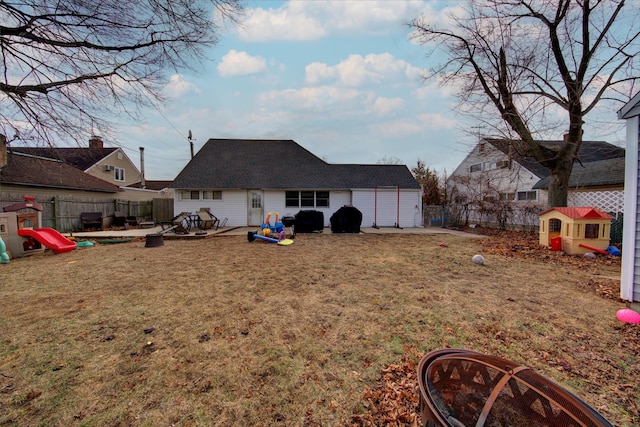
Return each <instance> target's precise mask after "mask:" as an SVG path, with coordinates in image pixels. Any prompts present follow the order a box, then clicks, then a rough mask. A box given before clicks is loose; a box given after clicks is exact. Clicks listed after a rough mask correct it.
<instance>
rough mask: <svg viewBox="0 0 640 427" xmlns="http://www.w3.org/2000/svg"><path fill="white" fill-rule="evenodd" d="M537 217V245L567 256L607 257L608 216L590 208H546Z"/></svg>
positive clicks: (609, 223)
mask: <svg viewBox="0 0 640 427" xmlns="http://www.w3.org/2000/svg"><path fill="white" fill-rule="evenodd" d="M539 216H540V232H539V236H540V240H539V241H540V245H542V246H550V247H551V249H552V250H554V251H560V250H562V251H564V252H565V253H567V254H569V255H573V254H584V253H587V252H597V253H600V254H607V248H608V247H609V234H610V232H611V219H612V218H613V217H612V216H611V215H609V214H606V213H604V212H601V211H599V210H598V209H596V208H592V207H557V208H550V209H547V210H546V211H544V212H541V213H540V214H539Z"/></svg>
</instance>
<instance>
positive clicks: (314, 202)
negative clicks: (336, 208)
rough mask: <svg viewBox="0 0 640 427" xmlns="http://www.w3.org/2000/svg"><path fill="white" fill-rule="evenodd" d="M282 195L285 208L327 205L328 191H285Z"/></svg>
mask: <svg viewBox="0 0 640 427" xmlns="http://www.w3.org/2000/svg"><path fill="white" fill-rule="evenodd" d="M284 197H285V207H287V208H298V207H305V208H313V207H322V208H327V207H329V192H328V191H287V192H285V196H284Z"/></svg>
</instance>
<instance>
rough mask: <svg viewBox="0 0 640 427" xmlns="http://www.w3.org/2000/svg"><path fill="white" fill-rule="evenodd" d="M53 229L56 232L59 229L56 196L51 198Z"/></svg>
mask: <svg viewBox="0 0 640 427" xmlns="http://www.w3.org/2000/svg"><path fill="white" fill-rule="evenodd" d="M50 203H51V228H53V229H54V230H57V229H58V218H57V212H56V198H55V196H54V197H52V198H51V201H50Z"/></svg>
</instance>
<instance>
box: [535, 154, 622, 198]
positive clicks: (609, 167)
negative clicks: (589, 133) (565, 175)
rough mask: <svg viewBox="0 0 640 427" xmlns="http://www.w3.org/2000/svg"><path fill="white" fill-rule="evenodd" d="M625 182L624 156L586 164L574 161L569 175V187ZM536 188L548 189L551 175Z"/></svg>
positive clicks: (538, 183) (543, 179)
mask: <svg viewBox="0 0 640 427" xmlns="http://www.w3.org/2000/svg"><path fill="white" fill-rule="evenodd" d="M621 184H624V157H617V158H615V159H606V160H600V161H595V162H589V163H584V164H582V165H581V164H579V163H574V164H573V169H572V171H571V177H569V187H571V188H581V187H595V186H601V185H621ZM533 188H534V189H541V190H547V189H548V188H549V177H548V176H547V177H545V178H542V179H541V180H540V181H538V182H537V183H536V185H534V186H533Z"/></svg>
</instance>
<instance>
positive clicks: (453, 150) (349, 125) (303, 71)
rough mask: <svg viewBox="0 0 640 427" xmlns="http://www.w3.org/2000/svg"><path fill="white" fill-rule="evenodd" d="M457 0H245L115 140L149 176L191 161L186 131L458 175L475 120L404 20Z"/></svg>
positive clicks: (436, 14)
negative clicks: (239, 14) (196, 62)
mask: <svg viewBox="0 0 640 427" xmlns="http://www.w3.org/2000/svg"><path fill="white" fill-rule="evenodd" d="M456 5H457V2H455V1H442V2H439V1H412V0H407V1H404V0H393V1H391V0H387V1H364V0H359V1H319V0H318V1H311V0H308V1H248V2H246V6H247V10H246V14H245V16H244V18H243V20H242V22H241V26H230V25H227V26H225V28H224V29H223V30H222V31H221V33H220V36H221V40H220V43H219V44H218V45H217V46H216V47H215V48H214V49H213V50H212V51H211V52H210V54H209V56H210V57H211V58H212V61H210V62H208V63H206V64H205V67H204V68H203V69H201V70H199V72H198V73H194V74H186V73H185V74H182V75H173V76H172V77H171V80H170V82H168V84H167V86H166V88H165V95H167V96H168V97H169V101H168V102H167V103H166V105H164V106H162V107H160V106H159V107H158V108H157V109H156V110H153V109H151V110H148V111H147V113H146V115H145V120H144V121H143V122H142V123H139V124H137V125H136V126H126V127H123V128H122V129H120V130H119V131H118V132H117V134H118V135H119V137H120V140H119V141H118V143H117V144H118V145H120V146H122V147H123V148H125V150H126V152H127V154H128V155H129V157H130V158H131V160H132V161H133V162H134V163H136V164H139V150H138V147H140V146H143V147H145V175H146V178H147V179H152V180H153V179H173V178H175V176H176V175H177V174H178V173H179V172H180V171H181V170H182V168H183V167H184V166H185V165H186V164H187V163H188V161H189V157H190V155H189V143H188V140H187V134H188V131H189V130H191V131H192V134H193V137H194V144H195V150H196V151H197V150H198V149H200V148H201V147H202V145H203V144H204V143H205V142H206V141H207V140H208V139H209V138H265V139H293V140H295V141H296V142H298V143H299V144H300V145H302V146H303V147H304V148H306V149H307V150H309V151H311V152H312V153H313V154H315V155H317V156H319V157H321V158H322V159H324V160H325V161H327V162H329V163H364V164H370V163H378V162H379V161H381V160H382V159H385V158H386V159H390V158H397V159H399V160H400V161H401V162H402V163H404V164H406V165H407V166H409V168H411V167H414V166H415V165H416V162H417V161H418V159H421V160H423V161H425V162H426V164H427V166H429V167H430V168H432V169H435V170H436V171H438V172H443V171H445V170H446V171H447V172H449V173H450V172H452V171H453V170H454V169H455V167H456V166H457V165H458V164H459V163H460V161H461V160H462V159H463V158H464V157H465V155H466V153H467V151H468V150H469V149H470V147H471V146H472V145H473V144H474V143H475V142H476V140H475V138H474V137H472V136H470V135H469V134H468V133H467V132H464V131H463V130H464V129H467V130H468V129H469V128H470V127H471V126H472V125H473V124H472V123H470V122H469V119H468V118H464V117H461V116H458V115H456V114H455V110H454V107H455V104H456V99H455V98H453V97H452V96H451V95H450V94H449V93H448V91H447V90H446V89H445V88H441V87H438V85H437V84H436V82H435V81H431V80H430V81H425V80H424V79H423V78H422V76H424V75H425V74H426V73H427V70H428V67H429V66H430V65H433V64H430V62H429V59H428V58H426V57H425V54H426V50H425V48H424V47H420V46H416V45H414V44H412V43H410V42H409V41H408V40H407V36H408V33H409V30H408V28H407V26H406V24H407V23H408V22H409V21H411V20H412V19H413V18H416V17H418V16H420V15H421V14H423V13H424V14H427V15H428V16H432V17H433V19H441V17H442V16H444V15H443V14H444V13H445V12H446V9H447V8H452V7H456ZM610 119H611V120H613V121H615V120H616V119H615V113H614V112H612V113H611V118H610ZM558 137H560V136H558ZM585 137H589V135H586V134H585ZM597 137H598V138H600V139H602V137H601V136H597ZM616 138H622V137H621V136H616ZM616 138H608V139H607V140H608V141H609V142H612V143H615V142H616V140H612V139H616ZM605 139H606V138H605ZM106 144H107V145H110V141H106ZM267 161H284V162H286V159H267Z"/></svg>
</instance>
